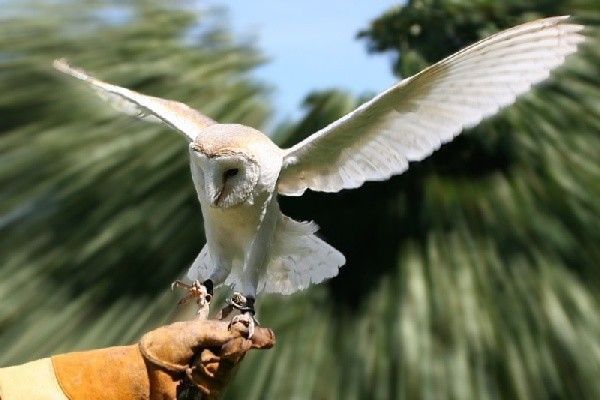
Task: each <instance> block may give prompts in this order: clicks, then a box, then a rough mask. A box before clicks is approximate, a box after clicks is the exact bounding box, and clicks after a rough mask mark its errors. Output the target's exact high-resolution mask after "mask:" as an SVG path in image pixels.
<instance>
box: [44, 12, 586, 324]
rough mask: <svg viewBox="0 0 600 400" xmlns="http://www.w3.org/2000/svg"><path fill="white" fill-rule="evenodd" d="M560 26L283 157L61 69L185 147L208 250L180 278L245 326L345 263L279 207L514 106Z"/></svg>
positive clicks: (206, 121) (352, 180)
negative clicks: (266, 304) (219, 301)
mask: <svg viewBox="0 0 600 400" xmlns="http://www.w3.org/2000/svg"><path fill="white" fill-rule="evenodd" d="M582 29H583V27H582V26H581V25H578V24H575V23H573V22H572V21H570V19H569V18H568V17H554V18H547V19H542V20H538V21H534V22H530V23H527V24H523V25H520V26H517V27H515V28H512V29H509V30H506V31H504V32H500V33H498V34H495V35H493V36H490V37H488V38H486V39H484V40H481V41H480V42H478V43H475V44H474V45H472V46H469V47H467V48H465V49H463V50H461V51H459V52H457V53H455V54H453V55H451V56H450V57H447V58H446V59H444V60H442V61H440V62H438V63H437V64H435V65H433V66H431V67H429V68H427V69H425V70H423V71H421V72H420V73H418V74H417V75H415V76H412V77H410V78H407V79H404V80H403V81H401V82H399V83H398V84H396V85H394V86H392V87H391V88H389V89H388V90H386V91H384V92H383V93H381V94H379V95H377V96H376V97H374V98H373V99H372V100H370V101H368V102H366V103H364V104H363V105H361V106H360V107H358V108H357V109H356V110H354V111H352V112H350V113H349V114H347V115H346V116H344V117H342V118H340V119H339V120H337V121H335V122H333V123H332V124H330V125H329V126H327V127H325V128H323V129H321V130H320V131H318V132H316V133H314V134H313V135H311V136H309V137H308V138H307V139H305V140H303V141H302V142H300V143H298V144H297V145H295V146H293V147H292V148H289V149H281V148H279V147H278V146H277V145H276V144H275V143H273V142H272V141H271V139H269V137H268V136H266V135H264V134H263V133H261V132H260V131H258V130H256V129H253V128H250V127H247V126H243V125H235V124H218V123H216V122H214V121H213V120H211V119H210V118H208V117H206V116H204V115H202V114H200V113H199V112H197V111H195V110H193V109H191V108H189V107H188V106H186V105H184V104H181V103H178V102H174V101H169V100H163V99H159V98H156V97H150V96H145V95H142V94H139V93H136V92H133V91H131V90H128V89H125V88H121V87H118V86H114V85H110V84H107V83H104V82H101V81H99V80H97V79H94V78H92V77H90V76H89V75H87V74H86V73H85V72H83V71H80V70H77V69H74V68H71V67H70V66H69V65H68V64H67V63H66V62H64V61H56V62H55V67H56V68H57V69H59V70H60V71H62V72H65V73H67V74H70V75H72V76H74V77H76V78H79V79H81V80H83V81H85V82H86V83H88V84H89V85H90V86H91V87H93V88H94V89H96V90H97V91H98V93H99V94H100V95H101V96H102V97H105V98H107V99H108V100H110V101H111V102H113V104H114V105H115V106H116V107H117V108H119V109H120V110H122V111H124V112H127V113H131V114H135V115H137V116H139V117H142V118H144V119H152V120H156V121H160V122H162V123H164V124H166V125H167V126H169V127H170V128H172V129H174V130H175V131H178V132H179V133H181V134H183V136H184V137H185V138H186V139H187V140H188V142H189V155H190V164H191V170H192V177H193V181H194V186H195V188H196V191H197V192H198V199H199V201H200V205H201V208H202V214H203V216H204V228H205V232H206V241H207V243H206V245H205V246H204V248H203V249H202V250H201V251H200V254H199V255H198V257H197V258H196V260H195V261H194V263H193V264H192V266H191V267H190V269H189V272H188V277H189V278H190V279H192V280H199V281H198V282H204V285H200V284H199V283H196V284H195V286H194V290H196V293H205V292H206V291H208V292H212V286H213V284H214V285H220V284H226V285H229V286H231V287H233V288H234V289H235V290H236V291H237V292H241V294H236V295H234V298H233V302H231V303H230V304H232V306H233V307H237V308H239V309H241V310H242V312H243V314H242V317H244V316H245V319H246V321H248V323H249V324H253V323H254V322H253V321H254V320H253V317H252V316H253V315H254V307H253V306H254V299H255V297H256V295H257V294H258V293H260V292H274V293H282V294H290V293H293V292H295V291H297V290H299V289H304V288H307V287H308V286H309V285H310V284H311V283H319V282H322V281H324V280H326V279H328V278H331V277H333V276H335V275H337V273H338V269H339V268H340V267H341V266H342V265H344V263H345V258H344V256H343V255H342V254H341V253H340V252H339V251H337V250H336V249H334V248H333V247H331V246H330V245H328V244H327V243H325V242H324V241H323V240H321V239H319V238H318V237H317V236H316V235H315V233H316V231H317V226H316V225H315V224H314V223H312V222H298V221H294V220H292V219H291V218H288V217H286V216H285V215H283V214H282V213H281V211H280V209H279V204H278V201H277V196H278V195H285V196H300V195H302V194H303V193H304V191H305V190H306V189H311V190H316V191H323V192H337V191H340V190H342V189H353V188H357V187H359V186H361V185H362V184H363V183H364V182H365V181H381V180H385V179H388V178H389V177H391V176H392V175H396V174H401V173H402V172H404V171H405V170H406V169H407V168H408V166H409V162H411V161H419V160H422V159H424V158H425V157H427V156H428V155H430V154H431V153H432V152H433V151H435V150H436V149H438V148H439V147H440V146H441V145H442V144H443V143H446V142H449V141H450V140H452V139H453V138H454V137H455V136H456V135H458V134H459V133H460V132H461V131H462V130H463V129H464V128H466V127H472V126H474V125H476V124H477V123H479V122H480V121H481V120H482V119H484V118H486V117H488V116H491V115H493V114H495V113H496V112H497V111H498V110H499V109H501V108H502V107H504V106H507V105H509V104H511V103H512V102H513V101H514V100H515V99H516V98H517V96H519V95H520V94H522V93H524V92H526V91H527V90H528V89H529V88H530V87H531V85H533V84H535V83H537V82H540V81H542V80H543V79H545V78H546V77H548V75H549V72H550V71H551V70H552V69H553V68H555V67H557V66H559V65H561V64H562V63H563V61H564V59H565V57H566V56H567V55H569V54H571V53H574V52H575V51H576V49H577V45H578V44H579V43H580V42H582V41H583V40H584V36H583V35H582V34H581V30H582Z"/></svg>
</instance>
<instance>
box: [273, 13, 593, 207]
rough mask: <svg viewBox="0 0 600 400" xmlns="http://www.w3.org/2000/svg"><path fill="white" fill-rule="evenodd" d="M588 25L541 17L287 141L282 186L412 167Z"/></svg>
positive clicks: (317, 184)
mask: <svg viewBox="0 0 600 400" xmlns="http://www.w3.org/2000/svg"><path fill="white" fill-rule="evenodd" d="M582 29H583V26H581V25H577V24H575V23H573V22H572V21H570V20H569V18H568V17H553V18H547V19H541V20H537V21H533V22H530V23H526V24H523V25H520V26H517V27H514V28H512V29H508V30H506V31H503V32H500V33H497V34H495V35H493V36H490V37H488V38H486V39H483V40H481V41H479V42H477V43H475V44H473V45H471V46H469V47H467V48H465V49H463V50H461V51H459V52H457V53H455V54H453V55H451V56H449V57H447V58H445V59H444V60H442V61H440V62H438V63H437V64H434V65H432V66H431V67H429V68H427V69H425V70H423V71H421V72H420V73H418V74H417V75H414V76H412V77H410V78H408V79H405V80H403V81H402V82H400V83H398V84H396V85H395V86H393V87H391V88H390V89H388V90H386V91H385V92H383V93H381V94H379V95H378V96H376V97H375V98H373V99H372V100H370V101H368V102H367V103H365V104H363V105H362V106H360V107H358V108H357V109H356V110H354V111H352V112H350V113H349V114H347V115H345V116H344V117H342V118H340V119H339V120H337V121H335V122H333V123H332V124H330V125H329V126H327V127H325V128H324V129H322V130H320V131H318V132H316V133H314V134H313V135H311V136H309V137H308V138H306V139H305V140H303V141H302V142H300V143H298V144H297V145H295V146H293V147H291V148H290V149H287V150H286V152H287V153H286V155H285V157H284V167H283V170H282V172H281V174H280V180H279V185H278V191H279V193H281V194H285V195H292V196H298V195H301V194H302V193H304V191H305V190H306V189H312V190H317V191H323V192H337V191H339V190H341V189H350V188H356V187H359V186H360V185H362V184H363V183H364V182H365V181H374V180H385V179H388V178H389V177H390V176H392V175H395V174H400V173H402V172H404V171H405V170H406V169H407V168H408V162H409V161H418V160H422V159H423V158H425V157H427V156H428V155H430V154H431V153H432V152H433V151H435V150H437V149H438V148H439V147H440V145H441V144H442V143H446V142H448V141H450V140H452V139H453V138H454V137H455V136H456V135H458V134H459V133H460V132H461V131H462V130H463V129H464V128H466V127H471V126H474V125H476V124H477V123H479V122H480V121H481V120H482V119H484V118H486V117H488V116H491V115H493V114H495V113H496V112H497V111H498V110H499V109H500V108H502V107H504V106H507V105H509V104H511V103H512V102H514V100H515V99H516V98H517V96H519V95H520V94H522V93H524V92H525V91H527V90H528V89H529V88H530V87H531V85H533V84H535V83H537V82H540V81H542V80H543V79H545V78H546V77H548V75H549V73H550V71H551V70H552V69H553V68H555V67H557V66H559V65H561V64H562V63H563V61H564V59H565V57H566V56H567V55H569V54H571V53H574V52H575V51H576V49H577V45H578V44H579V43H580V42H582V41H583V40H584V36H583V35H582V34H581V33H580V31H581V30H582Z"/></svg>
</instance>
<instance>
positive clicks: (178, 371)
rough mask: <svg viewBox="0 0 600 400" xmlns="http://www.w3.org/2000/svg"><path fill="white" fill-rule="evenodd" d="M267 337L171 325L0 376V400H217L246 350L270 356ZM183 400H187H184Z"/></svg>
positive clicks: (238, 329)
mask: <svg viewBox="0 0 600 400" xmlns="http://www.w3.org/2000/svg"><path fill="white" fill-rule="evenodd" d="M274 343H275V336H274V334H273V331H271V330H270V329H267V328H261V327H258V328H256V331H255V332H254V335H253V336H252V339H247V327H246V326H245V325H244V324H242V323H236V324H234V325H232V326H231V327H230V328H228V322H222V321H212V320H203V321H201V320H195V321H185V322H176V323H174V324H171V325H167V326H163V327H160V328H158V329H155V330H153V331H150V332H148V333H146V334H145V335H144V336H143V337H142V339H141V340H140V342H139V343H137V344H134V345H130V346H115V347H109V348H105V349H99V350H90V351H83V352H75V353H67V354H60V355H56V356H53V357H51V358H44V359H41V360H37V361H32V362H30V363H27V364H23V365H18V366H15V367H8V368H2V369H0V399H1V400H17V399H18V400H21V399H23V400H25V399H27V400H67V399H68V400H100V399H103V400H134V399H140V400H141V399H144V400H146V399H150V400H154V399H173V400H175V399H177V398H179V399H181V398H190V399H193V398H198V397H195V395H194V394H193V392H194V390H195V389H198V390H199V391H200V392H201V393H202V395H203V397H202V399H217V398H218V397H219V396H220V394H221V393H222V391H223V390H224V389H225V387H226V385H227V383H228V381H229V380H230V379H231V377H232V376H233V373H234V372H235V367H236V366H237V365H238V363H239V362H240V361H241V360H242V359H243V358H244V355H245V354H246V352H247V351H248V350H250V349H268V348H271V347H272V346H273V345H274ZM186 396H187V397H186Z"/></svg>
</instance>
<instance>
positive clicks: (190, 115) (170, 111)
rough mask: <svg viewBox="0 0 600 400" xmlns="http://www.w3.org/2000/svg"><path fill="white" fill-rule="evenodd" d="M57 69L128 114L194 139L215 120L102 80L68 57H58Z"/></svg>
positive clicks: (186, 108)
mask: <svg viewBox="0 0 600 400" xmlns="http://www.w3.org/2000/svg"><path fill="white" fill-rule="evenodd" d="M54 68H56V69H57V70H59V71H60V72H63V73H65V74H68V75H71V76H73V77H75V78H77V79H80V80H82V81H84V82H85V83H87V84H88V85H90V86H91V87H92V88H93V89H95V91H96V92H97V93H98V95H100V97H102V98H103V99H104V100H106V101H108V102H109V103H110V104H111V105H112V106H113V107H114V108H115V109H117V110H118V111H121V112H123V113H125V114H129V115H133V116H135V117H138V118H141V119H144V120H147V121H152V122H162V123H163V124H165V125H166V126H168V127H169V128H171V129H174V130H176V131H177V132H179V133H180V134H182V135H183V136H184V137H185V138H186V139H187V140H188V141H193V140H194V138H195V137H196V134H197V132H198V130H199V129H201V128H203V127H206V126H209V125H212V124H214V123H215V121H213V120H212V119H210V118H208V117H207V116H205V115H202V114H200V113H199V112H198V111H196V110H194V109H193V108H190V107H188V106H187V105H185V104H183V103H179V102H177V101H173V100H165V99H161V98H158V97H152V96H146V95H144V94H141V93H137V92H134V91H133V90H129V89H125V88H123V87H120V86H116V85H111V84H110V83H106V82H102V81H101V80H99V79H96V78H94V77H92V76H90V75H88V74H87V73H86V72H85V71H83V70H81V69H77V68H73V67H72V66H70V65H69V64H68V63H67V62H66V61H65V60H62V59H61V60H55V61H54Z"/></svg>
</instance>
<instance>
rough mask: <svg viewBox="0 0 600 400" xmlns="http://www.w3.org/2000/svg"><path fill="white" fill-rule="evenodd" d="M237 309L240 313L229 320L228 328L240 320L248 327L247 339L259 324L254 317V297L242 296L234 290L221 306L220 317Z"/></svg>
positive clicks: (223, 317)
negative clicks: (223, 305) (224, 304)
mask: <svg viewBox="0 0 600 400" xmlns="http://www.w3.org/2000/svg"><path fill="white" fill-rule="evenodd" d="M233 310H238V311H239V312H240V314H238V315H235V316H234V317H233V318H232V319H231V321H230V322H229V328H230V329H231V327H232V326H233V325H234V324H235V323H237V322H241V323H242V324H244V325H245V326H246V327H247V328H248V339H250V338H252V336H253V335H254V328H255V327H256V325H259V323H258V321H257V320H256V318H255V317H254V315H255V314H256V312H255V311H254V298H253V297H244V296H243V295H242V294H240V293H238V292H235V293H234V294H233V296H231V299H228V300H227V305H226V306H225V307H223V309H222V310H221V313H220V315H219V318H220V319H225V318H227V317H228V316H229V314H231V313H232V312H233Z"/></svg>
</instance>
